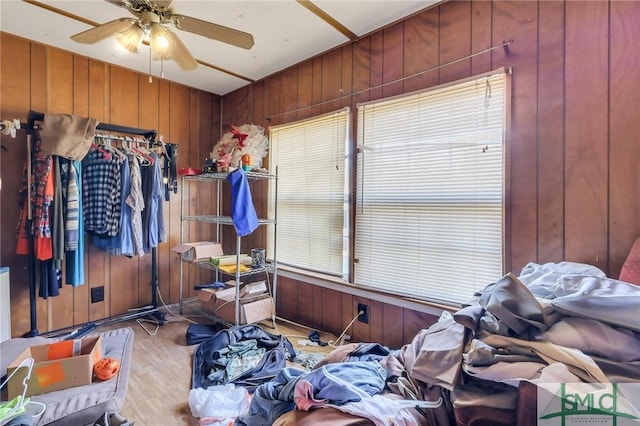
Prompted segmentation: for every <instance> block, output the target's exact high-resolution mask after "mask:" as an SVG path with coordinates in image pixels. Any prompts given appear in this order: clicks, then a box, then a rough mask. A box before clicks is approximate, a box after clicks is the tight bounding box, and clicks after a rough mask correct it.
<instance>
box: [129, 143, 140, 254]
mask: <svg viewBox="0 0 640 426" xmlns="http://www.w3.org/2000/svg"><path fill="white" fill-rule="evenodd" d="M129 166H130V168H131V170H130V173H131V188H130V191H129V196H128V197H127V199H126V203H127V205H128V206H129V208H130V209H131V234H132V235H131V236H132V240H133V250H134V254H135V255H136V256H144V254H145V253H144V246H143V232H142V211H143V210H144V206H145V204H144V195H143V193H142V173H141V170H140V162H139V161H138V159H137V158H135V157H134V156H129Z"/></svg>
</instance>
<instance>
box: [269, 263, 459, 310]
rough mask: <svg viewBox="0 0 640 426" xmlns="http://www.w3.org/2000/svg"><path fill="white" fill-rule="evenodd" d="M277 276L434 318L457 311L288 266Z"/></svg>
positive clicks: (454, 308)
mask: <svg viewBox="0 0 640 426" xmlns="http://www.w3.org/2000/svg"><path fill="white" fill-rule="evenodd" d="M278 276H280V277H285V278H291V279H294V280H297V281H303V282H306V283H309V284H312V285H317V286H320V287H324V288H328V289H331V290H335V291H339V292H341V293H347V294H351V295H353V296H357V297H363V298H366V299H370V300H375V301H378V302H381V303H386V304H390V305H395V306H399V307H402V308H407V309H411V310H414V311H418V312H424V313H427V314H431V315H435V316H440V315H441V314H442V312H444V311H448V312H455V311H456V310H457V309H458V308H457V307H455V306H448V305H444V304H438V303H434V302H427V301H424V300H418V299H412V298H410V297H404V296H398V295H395V294H389V293H386V292H383V291H378V290H374V289H370V288H366V287H360V286H357V285H354V284H351V283H348V282H346V281H343V280H341V279H339V278H332V277H329V276H326V275H322V274H318V273H314V272H310V271H305V270H302V269H297V268H292V267H290V266H278Z"/></svg>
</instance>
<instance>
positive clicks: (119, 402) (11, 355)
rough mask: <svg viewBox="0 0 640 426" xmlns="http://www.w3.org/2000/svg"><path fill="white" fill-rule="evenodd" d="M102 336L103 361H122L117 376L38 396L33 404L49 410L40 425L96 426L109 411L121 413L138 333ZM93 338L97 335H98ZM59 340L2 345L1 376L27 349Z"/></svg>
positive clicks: (14, 341) (37, 339)
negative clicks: (99, 418) (38, 404)
mask: <svg viewBox="0 0 640 426" xmlns="http://www.w3.org/2000/svg"><path fill="white" fill-rule="evenodd" d="M97 334H101V335H102V348H103V357H109V358H114V359H117V360H119V361H120V370H119V371H118V373H117V375H116V376H115V377H114V378H112V379H110V380H107V381H97V380H96V381H94V382H93V383H92V384H90V385H85V386H77V387H73V388H69V389H64V390H60V391H56V392H49V393H46V394H41V395H35V396H33V397H31V400H33V401H37V402H41V403H43V404H45V406H46V409H45V411H44V413H43V414H42V415H41V416H40V418H39V419H38V421H37V423H36V424H37V425H38V426H42V425H52V426H80V425H93V423H94V422H95V421H96V419H98V417H100V415H101V414H102V413H104V412H105V411H116V412H120V410H121V409H122V407H123V405H124V402H125V396H126V392H127V382H128V379H129V372H130V369H131V357H132V351H133V336H134V332H133V329H131V327H123V328H118V329H115V330H109V331H105V332H103V333H97ZM97 334H93V335H97ZM55 340H56V339H48V338H45V337H40V336H36V337H32V338H16V339H11V340H8V341H6V342H2V344H1V345H0V352H1V353H2V356H1V357H0V375H2V376H4V375H5V374H6V373H7V365H9V364H10V363H11V362H12V361H13V360H14V359H15V358H16V357H17V356H18V355H19V354H20V353H21V352H22V351H23V350H24V349H25V348H27V347H28V346H31V345H40V344H45V343H47V342H52V341H55Z"/></svg>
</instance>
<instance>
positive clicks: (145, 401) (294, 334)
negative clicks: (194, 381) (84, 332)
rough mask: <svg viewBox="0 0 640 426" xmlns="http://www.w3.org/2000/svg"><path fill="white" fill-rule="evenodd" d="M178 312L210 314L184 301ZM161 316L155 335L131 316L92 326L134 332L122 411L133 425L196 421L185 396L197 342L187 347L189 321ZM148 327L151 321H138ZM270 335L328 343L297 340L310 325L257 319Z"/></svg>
mask: <svg viewBox="0 0 640 426" xmlns="http://www.w3.org/2000/svg"><path fill="white" fill-rule="evenodd" d="M183 315H184V316H185V317H188V318H189V319H190V320H192V321H196V322H198V323H206V324H210V323H212V321H211V319H209V318H206V317H204V316H200V315H198V314H197V312H196V310H195V309H193V308H192V309H191V310H190V309H189V308H188V307H187V306H185V308H184V309H183ZM165 318H166V321H165V323H164V325H163V326H161V327H159V329H158V331H157V333H156V334H155V335H149V334H148V333H147V332H146V331H145V330H144V329H143V328H142V327H141V326H140V325H139V324H138V323H137V322H136V320H129V321H125V322H120V323H117V324H112V325H110V326H102V327H99V328H98V330H97V331H104V330H108V329H112V328H119V327H126V326H129V327H131V328H133V330H134V332H135V338H134V348H133V362H132V365H131V373H130V377H129V383H128V388H127V398H126V402H125V406H124V408H123V410H122V412H121V414H122V415H123V416H125V417H127V418H128V419H130V420H134V421H135V424H136V425H137V426H176V425H198V419H197V418H195V417H193V416H192V415H191V410H190V409H189V404H188V397H189V390H190V389H191V374H192V355H193V352H194V351H195V349H196V345H193V346H187V343H186V331H187V327H188V325H189V322H188V321H186V320H182V319H180V318H177V317H175V316H173V315H171V314H166V317H165ZM142 324H143V325H144V326H145V327H146V328H147V329H149V330H150V331H153V330H154V329H155V326H154V325H153V324H151V323H147V322H143V323H142ZM260 325H261V326H263V328H264V330H265V331H267V332H269V333H271V334H282V335H285V336H287V337H288V338H289V340H290V341H291V343H292V344H293V345H294V347H295V349H296V350H300V349H302V350H303V351H304V352H307V353H312V352H322V353H325V354H326V353H328V352H330V351H331V350H332V348H331V347H330V346H325V347H318V346H304V347H301V346H300V345H298V343H297V342H298V340H299V339H308V335H309V333H310V331H311V330H309V329H306V328H302V327H299V326H296V325H293V324H291V323H288V322H284V321H280V320H279V321H277V324H276V328H275V329H274V328H273V325H272V323H271V321H266V322H264V323H261V324H260ZM320 338H321V340H323V341H325V342H327V341H330V340H334V339H335V336H332V335H330V334H327V333H321V334H320Z"/></svg>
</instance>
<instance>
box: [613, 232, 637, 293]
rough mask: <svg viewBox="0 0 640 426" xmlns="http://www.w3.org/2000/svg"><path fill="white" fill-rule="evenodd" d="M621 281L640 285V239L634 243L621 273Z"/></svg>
mask: <svg viewBox="0 0 640 426" xmlns="http://www.w3.org/2000/svg"><path fill="white" fill-rule="evenodd" d="M618 279H619V280H620V281H625V282H628V283H631V284H636V285H640V238H638V239H637V240H636V242H635V243H633V247H631V250H630V251H629V255H628V256H627V260H625V261H624V264H623V265H622V270H621V271H620V278H618Z"/></svg>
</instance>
